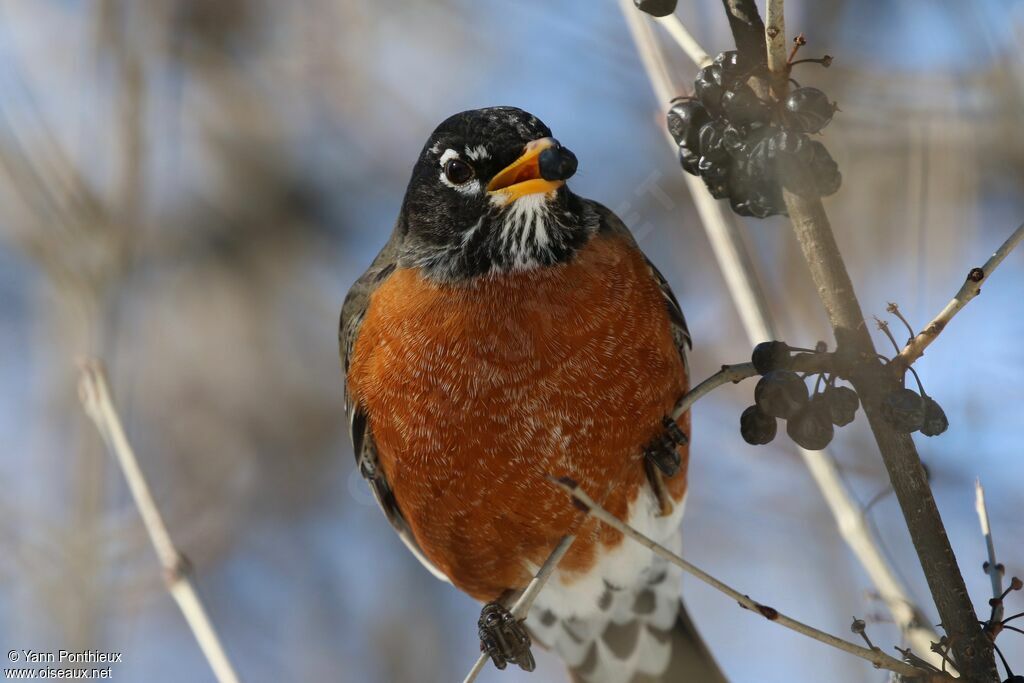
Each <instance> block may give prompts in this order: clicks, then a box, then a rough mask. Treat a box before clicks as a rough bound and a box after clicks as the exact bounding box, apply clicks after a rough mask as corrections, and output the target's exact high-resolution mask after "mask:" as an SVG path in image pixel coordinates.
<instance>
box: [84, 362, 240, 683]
mask: <svg viewBox="0 0 1024 683" xmlns="http://www.w3.org/2000/svg"><path fill="white" fill-rule="evenodd" d="M78 396H79V399H80V400H81V402H82V406H83V407H84V408H85V412H86V414H87V415H88V416H89V417H90V418H91V419H92V421H93V422H94V423H95V424H96V429H97V430H99V433H100V436H101V437H102V438H103V441H104V442H106V444H107V448H109V449H110V452H111V453H112V454H113V455H114V457H115V458H116V459H117V462H118V464H119V465H120V466H121V470H122V471H123V472H124V477H125V480H126V481H127V482H128V489H129V490H130V491H131V494H132V499H133V500H134V501H135V506H136V507H137V508H138V509H139V514H140V515H141V516H142V522H143V524H144V525H145V527H146V532H147V533H148V534H149V538H150V541H151V542H152V543H153V549H154V550H156V555H157V558H158V559H159V560H160V565H161V566H162V567H163V570H164V582H165V583H166V584H167V590H168V592H169V593H170V594H171V597H173V598H174V600H175V602H177V603H178V607H180V608H181V612H182V614H184V615H185V621H187V622H188V625H189V627H190V628H191V629H192V633H193V634H194V635H195V637H196V641H198V642H199V647H200V648H202V650H203V654H204V655H206V659H207V661H208V662H209V663H210V668H211V669H213V673H214V676H216V678H217V681H218V682H219V683H238V680H239V679H238V675H237V674H236V673H235V670H234V668H233V667H232V665H231V661H230V660H229V659H228V656H227V654H226V653H225V652H224V648H223V646H222V645H221V643H220V638H218V637H217V632H216V630H215V629H214V628H213V624H212V623H211V622H210V619H209V617H208V616H207V614H206V609H205V608H204V607H203V603H202V601H201V600H200V599H199V596H198V594H197V593H196V589H195V586H193V585H192V580H191V578H189V574H188V561H187V560H186V559H185V557H184V556H183V555H182V554H181V553H180V552H178V549H177V548H175V547H174V542H173V541H172V540H171V535H170V533H168V531H167V525H165V524H164V520H163V517H161V515H160V511H159V510H158V509H157V507H156V502H155V501H154V500H153V494H152V493H151V492H150V490H149V484H147V483H146V478H145V476H144V475H143V474H142V468H140V467H139V461H138V460H137V459H136V457H135V451H134V450H132V447H131V444H129V443H128V438H127V437H126V436H125V433H124V427H123V426H122V425H121V418H120V417H118V415H117V410H116V409H115V408H114V404H113V402H112V401H111V400H110V390H109V389H108V387H107V379H106V375H105V373H104V372H103V369H102V368H101V367H100V365H99V363H98V362H96V361H86V362H85V363H84V364H83V366H82V376H81V379H80V381H79V385H78Z"/></svg>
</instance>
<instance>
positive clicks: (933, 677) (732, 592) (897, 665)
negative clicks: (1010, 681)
mask: <svg viewBox="0 0 1024 683" xmlns="http://www.w3.org/2000/svg"><path fill="white" fill-rule="evenodd" d="M548 480H549V481H550V482H551V483H553V484H554V485H555V486H557V487H559V488H560V489H562V490H564V491H565V492H567V493H568V494H569V495H571V496H572V497H573V498H574V499H575V500H576V501H578V502H579V503H580V504H582V505H583V506H585V508H586V509H587V513H588V514H590V515H592V516H594V517H596V518H597V519H599V520H600V521H602V522H604V523H605V524H607V525H608V526H610V527H612V528H613V529H615V530H617V531H619V532H621V533H622V534H624V535H626V536H628V537H629V538H631V539H633V540H634V541H636V542H637V543H639V544H640V545H642V546H644V547H646V548H649V549H650V550H651V551H653V552H654V554H655V555H658V556H659V557H661V558H664V559H665V560H668V561H669V562H671V563H672V564H674V565H676V566H677V567H679V568H681V569H682V570H683V571H685V572H686V573H687V574H690V575H691V576H693V577H695V578H697V579H699V580H700V581H703V582H704V583H706V584H707V585H709V586H711V587H712V588H714V589H715V590H717V591H719V592H721V593H724V594H725V595H727V596H729V597H730V598H732V599H733V600H735V601H736V602H738V603H739V604H740V606H741V607H744V608H746V609H748V610H750V611H752V612H755V613H757V614H760V615H761V616H763V617H764V618H766V619H768V620H769V621H773V622H775V623H777V624H779V625H780V626H784V627H785V628H788V629H791V630H793V631H796V632H797V633H800V634H802V635H805V636H807V637H809V638H813V639H814V640H817V641H818V642H821V643H825V644H826V645H830V646H832V647H834V648H836V649H839V650H842V651H843V652H847V653H849V654H852V655H855V656H857V657H860V658H861V659H865V660H867V661H869V662H871V663H872V664H874V665H875V666H876V667H878V668H882V669H887V670H889V671H895V672H896V673H899V674H902V675H904V676H908V677H912V678H913V677H923V678H922V679H921V680H927V681H936V682H937V681H951V680H955V679H953V678H952V677H951V676H948V675H945V674H939V673H935V672H930V671H926V670H922V669H919V668H917V667H914V666H911V665H909V664H906V663H904V662H901V661H900V660H898V659H896V658H895V657H891V656H890V655H887V654H885V653H884V652H882V651H881V650H880V649H878V648H873V649H868V648H864V647H861V646H859V645H856V644H854V643H851V642H849V641H847V640H843V639H842V638H839V637H838V636H834V635H832V634H830V633H826V632H824V631H820V630H818V629H816V628H814V627H813V626H808V625H807V624H804V623H803V622H800V621H797V620H796V619H792V618H790V617H788V616H786V615H785V614H782V613H781V612H779V611H778V610H776V609H775V608H773V607H769V606H767V605H763V604H761V603H759V602H757V601H755V600H753V599H751V598H750V596H748V595H745V594H744V593H740V592H739V591H737V590H736V589H734V588H732V587H730V586H728V585H727V584H725V583H723V582H722V581H719V580H718V579H716V578H715V577H713V576H711V575H710V574H708V573H707V572H705V571H704V570H702V569H700V568H699V567H697V566H696V565H693V564H691V563H689V562H687V561H686V560H684V559H683V558H682V557H680V556H679V555H676V554H675V553H673V552H672V551H671V550H669V549H668V548H666V547H665V546H663V545H661V544H659V543H657V542H655V541H653V540H652V539H650V538H648V537H647V536H645V535H643V534H642V533H640V532H639V531H637V530H636V529H634V528H633V527H632V526H630V525H628V524H626V523H625V522H623V521H621V520H620V519H619V518H618V517H616V516H615V515H613V514H611V513H610V512H608V511H607V510H605V509H604V508H603V507H601V506H600V505H598V504H597V502H595V501H594V499H593V498H591V497H590V496H589V495H587V492H586V491H584V490H583V489H582V488H580V486H579V485H578V484H576V482H574V481H572V480H570V479H564V478H563V479H556V478H555V477H551V476H549V477H548Z"/></svg>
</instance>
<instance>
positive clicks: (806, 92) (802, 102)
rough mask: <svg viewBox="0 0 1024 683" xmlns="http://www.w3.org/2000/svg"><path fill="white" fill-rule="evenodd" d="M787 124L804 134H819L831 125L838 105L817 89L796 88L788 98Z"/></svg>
mask: <svg viewBox="0 0 1024 683" xmlns="http://www.w3.org/2000/svg"><path fill="white" fill-rule="evenodd" d="M785 106H786V123H787V125H788V126H789V127H790V128H793V129H794V130H798V131H801V132H803V133H817V132H819V131H820V130H821V129H822V128H824V127H825V126H827V125H828V124H829V121H831V120H832V115H833V114H834V113H835V111H836V105H835V104H833V103H832V102H829V99H828V95H826V94H825V93H823V92H822V91H820V90H818V89H817V88H796V89H795V90H793V91H792V92H791V93H789V97H787V98H786V105H785Z"/></svg>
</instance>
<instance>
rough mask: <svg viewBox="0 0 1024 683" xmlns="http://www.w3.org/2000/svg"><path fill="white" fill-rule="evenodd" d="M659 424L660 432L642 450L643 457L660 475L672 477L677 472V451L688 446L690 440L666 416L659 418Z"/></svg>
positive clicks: (678, 461)
mask: <svg viewBox="0 0 1024 683" xmlns="http://www.w3.org/2000/svg"><path fill="white" fill-rule="evenodd" d="M661 424H662V426H663V430H662V432H661V433H660V434H658V435H657V436H656V437H654V439H652V440H651V442H650V443H649V444H647V447H646V448H644V457H645V458H646V459H647V460H648V461H649V462H650V463H651V464H653V465H654V466H655V467H657V468H658V469H659V470H661V472H662V474H664V475H665V476H667V477H672V476H675V474H676V473H677V472H678V471H679V464H680V459H679V451H678V450H677V449H678V448H679V447H680V446H685V445H686V444H688V443H689V442H690V439H689V438H688V437H687V436H686V434H684V433H683V430H682V429H680V428H679V425H678V424H677V423H676V421H675V420H673V419H672V418H671V417H669V416H667V415H666V416H665V417H663V418H661Z"/></svg>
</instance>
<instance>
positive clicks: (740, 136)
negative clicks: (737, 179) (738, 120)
mask: <svg viewBox="0 0 1024 683" xmlns="http://www.w3.org/2000/svg"><path fill="white" fill-rule="evenodd" d="M746 141H747V133H746V131H744V130H742V129H740V128H737V127H736V126H734V125H732V124H730V125H728V126H726V127H725V130H723V131H722V147H724V148H725V151H726V152H728V153H729V154H737V153H742V151H743V146H744V145H745V144H746Z"/></svg>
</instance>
